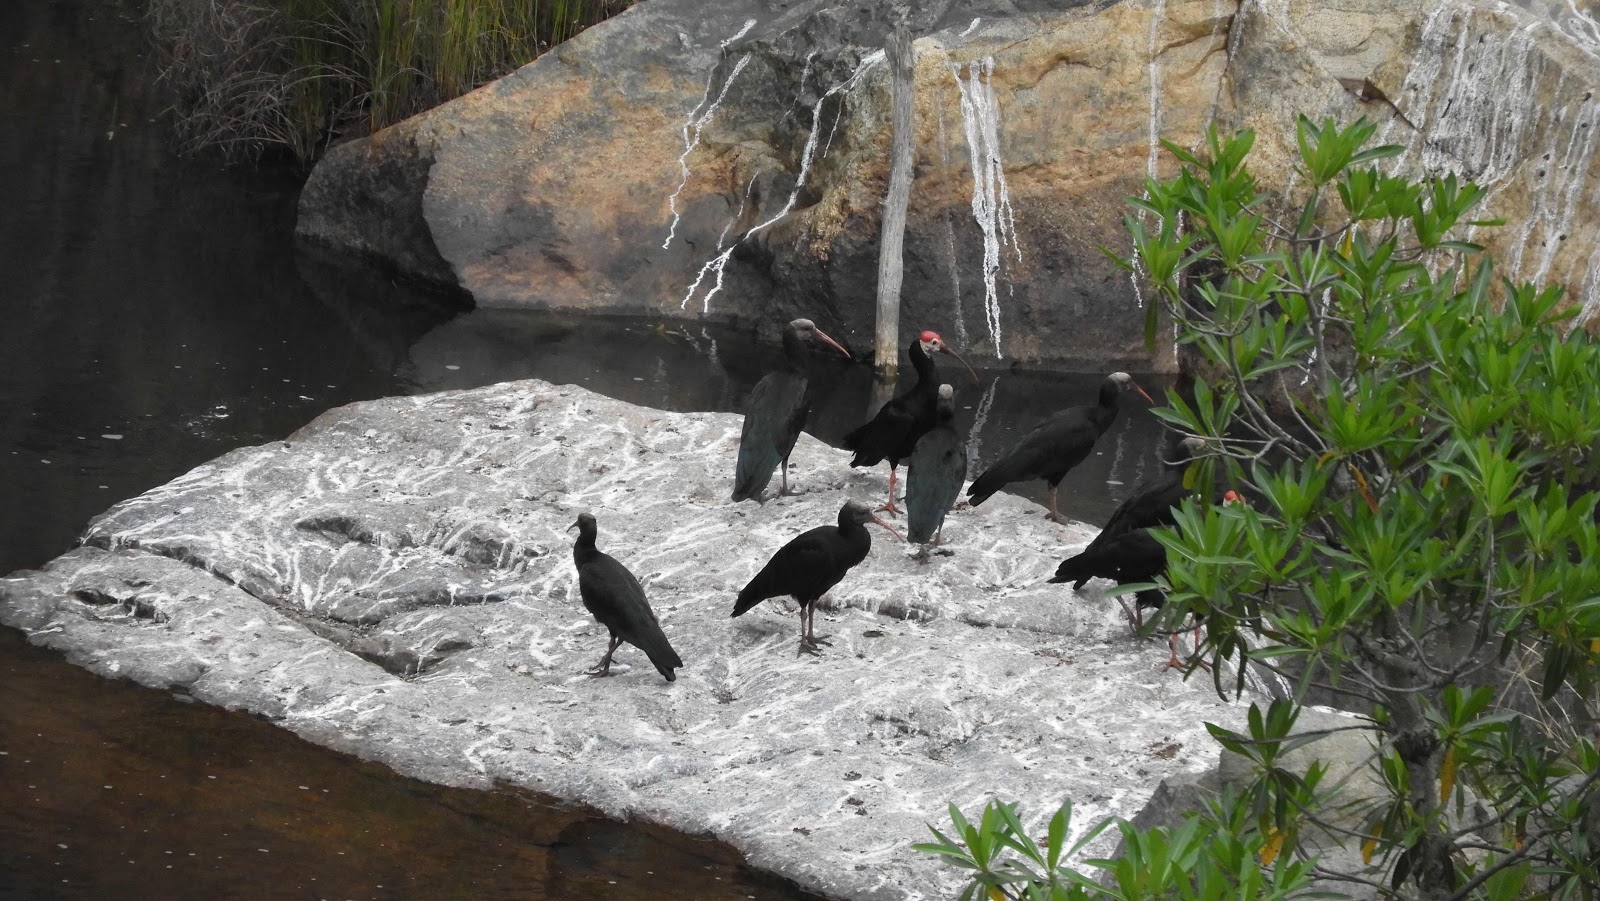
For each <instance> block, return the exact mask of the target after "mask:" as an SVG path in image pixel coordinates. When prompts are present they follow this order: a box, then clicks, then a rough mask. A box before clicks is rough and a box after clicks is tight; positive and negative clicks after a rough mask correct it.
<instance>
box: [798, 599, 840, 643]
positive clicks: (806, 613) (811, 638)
mask: <svg viewBox="0 0 1600 901" xmlns="http://www.w3.org/2000/svg"><path fill="white" fill-rule="evenodd" d="M816 617H817V607H816V605H815V604H804V605H802V606H801V607H800V651H799V652H798V653H799V654H820V653H822V650H821V649H820V648H819V647H818V645H825V644H833V642H831V641H829V640H828V639H827V637H826V636H822V637H818V636H817V634H816ZM796 656H798V654H797V655H796Z"/></svg>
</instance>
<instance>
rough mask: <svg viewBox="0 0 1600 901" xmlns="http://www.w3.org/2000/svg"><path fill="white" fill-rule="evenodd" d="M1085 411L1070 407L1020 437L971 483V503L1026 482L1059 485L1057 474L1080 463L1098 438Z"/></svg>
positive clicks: (1096, 430)
mask: <svg viewBox="0 0 1600 901" xmlns="http://www.w3.org/2000/svg"><path fill="white" fill-rule="evenodd" d="M1089 409H1090V408H1088V407H1071V408H1069V409H1066V410H1063V411H1061V412H1060V413H1057V414H1056V415H1054V416H1052V417H1050V418H1049V419H1047V420H1045V421H1044V422H1042V423H1040V424H1039V425H1037V426H1035V427H1034V429H1033V431H1031V432H1029V433H1028V434H1026V435H1023V436H1022V438H1021V440H1019V441H1018V442H1017V443H1016V444H1013V445H1012V446H1011V447H1010V449H1008V450H1007V451H1006V452H1005V453H1004V454H1003V455H1001V457H1000V459H998V460H996V461H995V462H994V463H992V464H990V465H989V468H988V469H985V470H984V471H983V474H982V475H980V476H978V477H977V478H976V479H974V480H973V482H972V487H971V488H969V489H968V490H967V494H968V495H970V496H971V497H972V503H973V504H978V503H981V502H983V501H984V500H985V499H987V498H988V497H989V495H991V494H994V493H995V492H996V491H999V490H1000V489H1001V488H1004V487H1005V486H1006V485H1009V484H1010V483H1012V482H1021V481H1024V480H1027V479H1050V480H1052V481H1059V480H1060V476H1061V474H1064V473H1065V472H1067V470H1070V469H1071V468H1072V467H1074V466H1077V465H1078V464H1079V463H1081V462H1083V458H1084V457H1087V456H1088V455H1089V451H1090V449H1091V448H1093V447H1094V442H1095V440H1096V439H1098V438H1099V437H1100V430H1099V429H1098V428H1097V427H1095V424H1094V423H1093V422H1092V421H1090V419H1089V417H1088V414H1087V411H1088V410H1089Z"/></svg>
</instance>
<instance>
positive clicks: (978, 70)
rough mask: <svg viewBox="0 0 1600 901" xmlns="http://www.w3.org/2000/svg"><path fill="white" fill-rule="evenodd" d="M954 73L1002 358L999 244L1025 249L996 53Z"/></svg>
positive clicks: (988, 310)
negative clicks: (1010, 181)
mask: <svg viewBox="0 0 1600 901" xmlns="http://www.w3.org/2000/svg"><path fill="white" fill-rule="evenodd" d="M950 73H951V74H952V75H953V76H955V82H956V89H957V90H958V91H959V92H960V94H961V118H962V122H963V123H964V124H965V126H966V138H967V152H968V154H969V156H970V160H969V162H970V164H971V167H972V218H973V219H974V220H976V221H977V223H978V229H979V230H980V231H982V232H983V292H984V293H983V309H984V315H985V317H986V318H987V319H988V323H989V338H990V340H991V341H993V342H994V355H995V359H997V360H998V359H1004V358H1005V357H1004V354H1003V353H1002V352H1001V343H1000V339H1001V335H1000V299H999V296H998V291H997V290H996V286H995V281H996V277H997V276H998V274H999V272H1000V260H1001V254H1000V250H1001V247H1002V246H1004V245H1006V244H1010V245H1011V249H1012V252H1013V253H1014V254H1015V255H1016V258H1017V262H1019V263H1020V262H1021V261H1022V247H1021V245H1019V244H1018V243H1017V230H1016V218H1015V216H1014V214H1013V213H1012V209H1011V192H1010V189H1009V188H1008V187H1007V186H1006V173H1005V161H1004V160H1003V159H1001V156H1000V101H999V98H998V97H997V96H996V95H995V91H994V57H992V56H986V57H984V58H983V59H981V60H976V61H974V62H971V63H968V64H967V74H966V77H965V78H964V79H963V77H962V74H961V67H960V66H959V65H952V66H951V67H950Z"/></svg>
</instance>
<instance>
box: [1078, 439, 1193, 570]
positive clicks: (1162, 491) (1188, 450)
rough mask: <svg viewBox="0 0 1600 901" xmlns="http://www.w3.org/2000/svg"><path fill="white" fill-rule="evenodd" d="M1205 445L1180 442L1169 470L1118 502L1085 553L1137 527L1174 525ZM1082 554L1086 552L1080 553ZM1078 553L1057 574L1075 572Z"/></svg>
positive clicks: (1184, 440) (1189, 440)
mask: <svg viewBox="0 0 1600 901" xmlns="http://www.w3.org/2000/svg"><path fill="white" fill-rule="evenodd" d="M1204 447H1205V441H1204V440H1202V439H1200V438H1196V437H1194V436H1192V435H1191V436H1190V437H1188V438H1185V439H1183V440H1182V441H1181V442H1179V443H1178V446H1177V456H1176V457H1174V458H1173V459H1172V460H1169V461H1167V467H1166V471H1165V472H1163V473H1162V474H1161V475H1159V476H1157V477H1156V478H1154V479H1151V480H1150V481H1148V482H1145V483H1144V484H1142V485H1140V486H1139V487H1138V488H1137V489H1135V490H1134V492H1133V494H1130V495H1128V497H1127V499H1126V500H1124V501H1123V502H1122V503H1120V504H1118V505H1117V509H1116V510H1114V511H1112V513H1111V518H1110V519H1108V520H1106V526H1105V528H1103V529H1101V530H1100V534H1099V535H1096V536H1095V537H1094V540H1093V541H1091V542H1089V546H1088V547H1086V548H1084V549H1083V552H1082V553H1083V554H1091V555H1092V554H1094V553H1095V552H1096V551H1097V550H1098V549H1099V547H1100V546H1101V545H1103V544H1105V543H1106V542H1108V541H1110V540H1111V539H1113V538H1116V537H1117V536H1118V535H1121V534H1123V533H1124V532H1131V531H1133V530H1134V529H1148V528H1150V527H1152V526H1170V525H1173V524H1174V522H1175V520H1174V518H1173V508H1174V507H1176V506H1178V505H1179V504H1181V503H1183V499H1184V498H1186V497H1188V496H1189V495H1191V494H1193V493H1194V492H1193V491H1191V490H1190V489H1189V487H1188V486H1187V485H1186V484H1185V482H1186V474H1187V473H1188V471H1189V463H1190V462H1192V461H1193V460H1194V458H1195V456H1196V455H1197V454H1199V452H1200V451H1201V450H1202V449H1203V448H1204ZM1079 556H1082V554H1080V555H1079ZM1076 559H1077V557H1069V558H1068V559H1066V560H1064V561H1062V563H1061V566H1060V567H1058V568H1057V569H1056V575H1057V576H1060V575H1061V574H1062V573H1064V572H1071V570H1072V566H1073V561H1074V560H1076ZM1090 578H1091V577H1090V576H1080V577H1077V580H1076V581H1075V582H1074V583H1073V585H1072V587H1073V588H1074V589H1078V588H1082V587H1083V583H1085V582H1087V581H1089V579H1090ZM1053 581H1057V582H1062V581H1066V580H1065V579H1060V578H1057V579H1055V580H1053Z"/></svg>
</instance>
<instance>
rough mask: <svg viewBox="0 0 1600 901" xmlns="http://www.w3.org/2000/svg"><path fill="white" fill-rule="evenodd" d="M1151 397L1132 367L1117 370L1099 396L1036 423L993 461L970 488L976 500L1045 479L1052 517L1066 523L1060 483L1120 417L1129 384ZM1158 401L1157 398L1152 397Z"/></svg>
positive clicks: (968, 490)
mask: <svg viewBox="0 0 1600 901" xmlns="http://www.w3.org/2000/svg"><path fill="white" fill-rule="evenodd" d="M1130 388H1131V389H1132V390H1134V391H1137V392H1139V394H1140V395H1141V396H1142V397H1143V398H1144V399H1145V400H1150V395H1148V394H1145V393H1144V389H1143V388H1140V387H1139V386H1138V385H1136V384H1134V382H1133V377H1132V376H1130V375H1128V374H1127V373H1126V372H1113V373H1111V374H1110V375H1108V376H1106V380H1105V381H1104V382H1102V383H1101V384H1100V398H1099V402H1098V403H1096V404H1094V405H1093V406H1080V407H1068V408H1067V409H1065V410H1062V411H1061V412H1060V413H1057V414H1056V415H1054V416H1052V417H1050V418H1049V419H1046V420H1045V421H1044V422H1042V423H1040V424H1039V425H1037V426H1035V427H1034V429H1033V431H1031V432H1029V433H1028V434H1026V435H1023V436H1022V440H1020V441H1018V442H1017V443H1016V444H1014V445H1012V447H1011V449H1010V450H1008V451H1006V452H1005V454H1004V455H1002V456H1001V457H1000V459H998V460H996V461H995V462H994V463H992V464H990V465H989V468H988V469H985V470H984V471H983V473H982V474H981V475H979V476H978V477H977V478H976V479H975V480H973V482H972V486H971V487H970V488H968V489H967V498H968V499H969V500H970V501H971V502H972V506H974V507H976V506H978V505H979V504H981V503H983V502H984V501H986V500H988V499H989V496H990V495H992V494H994V493H995V492H996V491H999V490H1000V489H1001V488H1004V487H1005V486H1006V485H1008V484H1010V483H1012V482H1021V481H1026V480H1028V479H1044V480H1045V483H1046V484H1047V485H1049V486H1050V518H1051V519H1052V520H1055V521H1056V522H1058V523H1065V522H1066V520H1065V519H1063V518H1062V517H1061V511H1060V509H1058V508H1057V506H1056V486H1058V485H1060V484H1061V480H1062V478H1064V477H1065V476H1066V474H1067V473H1068V472H1069V471H1070V470H1071V469H1072V468H1073V467H1074V466H1077V465H1078V464H1079V463H1082V462H1083V460H1084V458H1086V457H1088V456H1089V451H1090V450H1091V449H1093V448H1094V443H1095V442H1096V441H1098V440H1100V436H1101V435H1103V434H1105V431H1106V429H1108V428H1110V427H1111V423H1113V422H1115V421H1116V419H1117V399H1118V398H1120V397H1121V396H1122V393H1123V392H1124V391H1127V390H1129V389H1130ZM1151 403H1154V401H1151Z"/></svg>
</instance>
